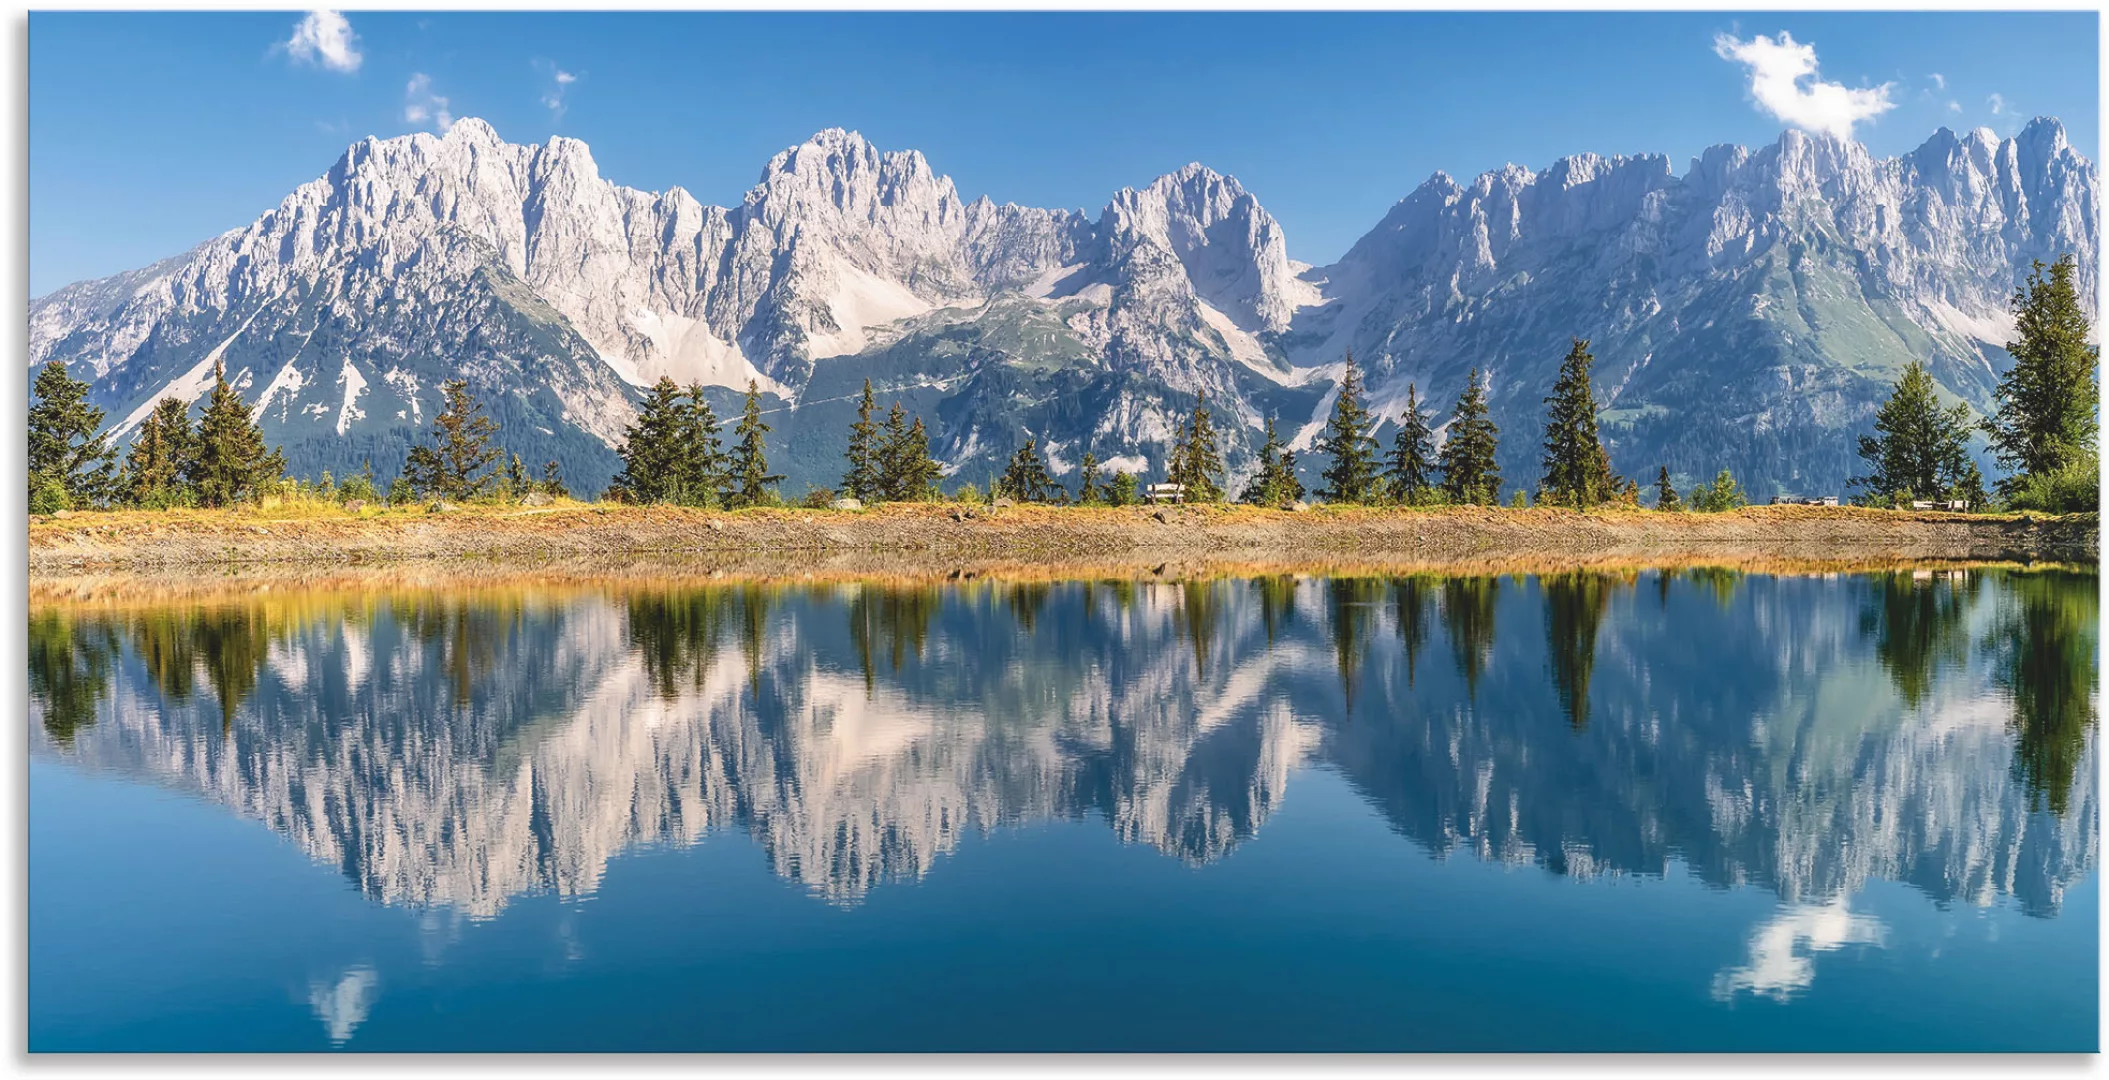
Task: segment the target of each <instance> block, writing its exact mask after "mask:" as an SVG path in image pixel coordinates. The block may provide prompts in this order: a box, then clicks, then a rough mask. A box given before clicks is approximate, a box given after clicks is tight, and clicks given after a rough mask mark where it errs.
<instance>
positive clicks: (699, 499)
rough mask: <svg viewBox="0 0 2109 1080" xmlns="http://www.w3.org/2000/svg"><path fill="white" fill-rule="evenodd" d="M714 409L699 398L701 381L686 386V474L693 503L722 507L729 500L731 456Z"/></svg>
mask: <svg viewBox="0 0 2109 1080" xmlns="http://www.w3.org/2000/svg"><path fill="white" fill-rule="evenodd" d="M721 435H723V426H721V424H719V422H717V409H713V407H711V403H709V401H707V399H704V397H702V384H696V386H690V388H688V475H690V477H694V485H696V487H694V498H690V502H692V504H696V506H725V504H728V502H730V500H732V456H730V454H725V441H723V439H721Z"/></svg>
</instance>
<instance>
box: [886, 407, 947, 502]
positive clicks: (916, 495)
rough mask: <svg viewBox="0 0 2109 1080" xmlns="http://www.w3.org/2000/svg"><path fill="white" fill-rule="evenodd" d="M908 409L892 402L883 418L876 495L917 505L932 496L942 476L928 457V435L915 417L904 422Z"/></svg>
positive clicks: (921, 423) (926, 430)
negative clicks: (883, 434) (883, 424)
mask: <svg viewBox="0 0 2109 1080" xmlns="http://www.w3.org/2000/svg"><path fill="white" fill-rule="evenodd" d="M906 417H907V410H905V409H903V408H901V403H900V402H898V401H896V402H894V403H893V410H892V411H891V412H889V413H888V414H887V416H886V434H885V437H884V441H883V442H882V443H881V444H880V448H879V461H880V463H881V477H880V483H879V495H880V497H881V498H885V499H890V500H893V501H895V502H920V501H922V500H925V499H928V498H930V497H931V495H932V493H933V492H934V491H935V490H936V488H937V481H938V478H939V477H941V476H943V475H944V473H943V472H942V470H941V469H940V468H939V466H938V464H937V462H936V461H934V460H932V459H931V457H930V432H929V429H927V428H925V427H924V426H923V418H922V417H920V416H918V417H916V418H915V422H914V423H912V424H911V423H906V422H905V421H906Z"/></svg>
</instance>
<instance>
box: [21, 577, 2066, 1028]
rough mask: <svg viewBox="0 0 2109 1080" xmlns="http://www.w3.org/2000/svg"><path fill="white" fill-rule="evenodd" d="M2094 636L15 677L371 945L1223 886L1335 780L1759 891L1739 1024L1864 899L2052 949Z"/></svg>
mask: <svg viewBox="0 0 2109 1080" xmlns="http://www.w3.org/2000/svg"><path fill="white" fill-rule="evenodd" d="M2098 618H2099V613H2098V602H2097V599H2096V579H2095V577H2094V575H2092V574H2089V573H2079V572H2067V571H2018V570H2004V569H1984V570H1968V571H1940V572H1932V573H1929V572H1925V571H1920V572H1917V573H1913V572H1900V573H1880V574H1867V575H1825V576H1778V577H1774V576H1757V575H1751V576H1745V575H1741V574H1736V573H1732V572H1728V571H1687V572H1657V571H1641V572H1629V573H1597V572H1586V573H1566V574H1558V575H1549V576H1542V577H1520V576H1518V577H1502V578H1495V577H1435V576H1415V577H1400V578H1377V577H1337V578H1330V579H1325V578H1296V577H1289V576H1277V577H1267V578H1258V579H1249V580H1236V579H1219V580H1196V581H1188V582H1174V583H1163V582H1154V581H1092V582H1056V583H1048V582H1035V583H1006V582H1001V581H993V580H970V581H966V582H960V583H952V584H944V585H929V584H916V585H903V584H897V583H879V582H873V583H862V584H824V585H793V586H784V585H770V584H759V583H747V584H733V585H709V586H701V587H688V586H684V587H666V588H633V587H628V586H623V587H614V586H610V587H608V588H606V589H602V590H593V589H586V590H580V589H546V590H538V589H534V588H526V589H516V590H472V591H460V592H425V593H412V592H406V593H401V594H381V595H370V594H369V595H348V594H293V595H274V596H263V597H256V598H253V599H249V600H243V601H236V602H222V603H208V604H194V605H176V606H169V607H160V608H127V609H120V608H115V607H111V608H98V607H94V606H90V605H42V606H39V607H36V608H34V609H32V611H31V614H30V634H29V667H30V672H29V674H30V685H31V713H32V719H33V721H34V722H35V734H34V735H33V742H34V743H35V750H36V752H38V753H40V754H43V755H47V756H49V757H52V758H56V759H59V760H62V761H69V762H78V763H81V764H83V765H87V766H91V767H95V768H98V769H105V770H113V771H116V772H118V773H121V774H125V775H130V776H136V777H143V778H148V779H151V780H153V781H155V782H158V783H161V784H163V785H166V786H168V787H172V788H175V789H178V790H184V791H190V792H196V793H198V794H200V795H202V796H204V797H205V798H207V799H210V800H212V801H214V802H216V803H219V804H221V805H223V806H226V807H227V808H229V809H231V810H233V811H234V812H235V813H237V814H239V815H242V816H244V817H248V818H253V819H256V820H260V821H262V822H264V823H265V824H267V825H268V826H269V827H270V828H272V829H274V830H276V831H277V832H279V833H280V834H282V835H284V836H286V837H288V838H290V839H292V840H293V841H294V842H296V843H298V844H299V845H300V846H301V847H302V848H303V849H305V850H306V851H307V852H308V853H309V854H310V855H312V856H313V857H314V858H316V859H318V860H322V861H325V862H327V863H329V864H332V865H334V866H336V867H338V868H340V869H341V871H342V872H343V873H344V874H345V875H346V876H347V877H349V878H350V879H351V880H353V881H355V882H356V883H357V884H358V886H359V888H360V889H361V890H362V891H363V892H364V893H365V894H366V895H367V896H369V897H371V898H374V899H376V900H379V901H382V902H385V903H391V904H408V905H415V906H440V907H447V908H452V909H455V910H458V911H462V912H465V913H467V914H469V915H472V916H490V915H494V914H496V913H498V912H499V911H500V910H502V909H503V908H504V906H505V904H506V903H507V901H508V900H509V899H510V898H512V897H514V896H517V895H520V894H522V893H525V892H530V891H536V890H555V891H557V892H559V893H562V894H566V895H577V894H584V893H588V892H591V891H592V890H594V889H595V888H596V887H597V885H598V883H599V880H600V877H601V875H602V873H603V871H604V869H605V868H606V866H607V864H608V862H609V860H610V859H611V858H613V857H614V856H616V855H618V854H620V853H621V852H623V851H624V850H625V849H627V848H629V847H631V846H633V845H638V844H649V843H674V844H688V843H693V842H695V841H697V840H698V839H700V838H701V837H703V836H704V835H705V834H706V833H709V832H712V831H713V830H721V829H738V830H741V831H744V832H745V833H747V834H749V835H751V836H752V837H754V838H755V840H756V841H757V842H758V843H759V845H760V846H761V848H762V849H763V850H764V851H765V852H766V853H767V857H768V858H769V860H770V861H771V863H772V864H773V866H774V868H775V870H776V872H777V873H778V874H781V875H783V876H784V877H786V878H789V879H792V880H795V881H797V882H800V883H802V884H804V885H805V886H807V887H809V888H810V889H812V890H813V891H814V892H816V893H818V894H820V895H822V896H824V897H826V898H828V899H830V900H833V901H837V902H843V903H850V902H854V901H856V900H857V899H858V898H860V897H862V896H863V895H865V894H866V892H867V891H869V890H870V889H872V888H874V887H875V886H877V885H879V884H881V883H883V882H886V881H892V880H903V879H915V878H919V877H921V876H922V875H924V874H927V873H929V872H930V871H931V868H932V865H933V863H934V862H935V861H936V860H937V859H938V857H939V856H942V855H945V854H946V853H948V852H951V851H952V850H953V849H954V848H955V846H956V845H957V844H958V842H959V840H960V838H961V837H962V835H963V834H965V833H967V832H969V831H986V830H990V829H994V828H998V827H1002V826H1007V825H1013V824H1022V823H1031V822H1036V821H1043V820H1048V819H1084V820H1098V821H1103V822H1105V823H1106V824H1107V825H1108V826H1110V827H1111V829H1112V831H1113V832H1114V834H1115V835H1116V836H1117V837H1118V838H1119V839H1121V840H1122V841H1124V842H1133V843H1140V844H1147V845H1149V846H1151V847H1154V848H1156V849H1158V850H1160V851H1162V852H1164V853H1166V854H1167V855H1170V856H1173V857H1175V858H1178V859H1181V860H1184V861H1186V862H1189V863H1191V864H1195V865H1202V864H1207V863H1210V862H1213V861H1214V860H1218V859H1221V858H1223V857H1224V856H1225V855H1226V854H1228V853H1229V852H1231V851H1232V849H1233V848H1235V847H1236V846H1237V845H1238V844H1240V843H1241V842H1243V841H1246V840H1248V839H1250V838H1252V837H1254V836H1255V835H1256V834H1258V833H1260V832H1262V831H1263V830H1264V828H1265V825H1266V822H1267V820H1268V817H1269V815H1270V814H1271V813H1272V812H1273V811H1274V810H1275V809H1276V808H1277V807H1278V806H1279V805H1280V804H1281V801H1282V800H1283V799H1284V798H1285V797H1287V796H1288V794H1289V789H1290V787H1291V786H1292V778H1293V777H1294V775H1295V774H1296V772H1297V771H1298V770H1299V769H1300V768H1304V767H1309V766H1321V767H1327V768H1330V769H1333V770H1336V771H1337V772H1338V773H1339V774H1340V775H1341V776H1343V777H1344V778H1345V779H1346V780H1347V781H1348V782H1349V783H1350V784H1351V785H1352V786H1353V787H1354V789H1356V790H1357V791H1358V792H1359V793H1360V794H1361V795H1362V797H1363V798H1365V799H1366V800H1367V801H1368V802H1369V804H1370V805H1371V806H1373V807H1374V808H1375V809H1376V810H1377V811H1378V812H1379V813H1381V814H1382V816H1383V817H1384V819H1385V820H1386V821H1388V823H1389V824H1390V826H1391V827H1392V828H1393V829H1394V830H1396V831H1397V832H1398V833H1400V834H1402V835H1404V836H1405V837H1407V838H1409V839H1411V840H1412V841H1413V842H1414V843H1415V844H1417V845H1419V846H1420V847H1421V848H1422V849H1424V850H1425V851H1427V852H1429V853H1432V854H1435V855H1448V854H1450V853H1453V852H1466V853H1469V854H1471V855H1473V856H1475V857H1477V858H1479V859H1485V860H1499V861H1501V862H1505V863H1513V864H1523V865H1533V864H1534V865H1536V866H1538V867H1542V868H1543V869H1544V870H1547V871H1550V872H1552V873H1556V874H1563V875H1570V876H1574V877H1578V878H1591V877H1596V876H1599V875H1616V874H1649V875H1659V874H1663V873H1664V872H1665V871H1666V870H1667V868H1668V867H1669V864H1670V863H1671V862H1672V861H1673V860H1675V861H1677V862H1679V863H1681V864H1683V865H1686V866H1688V867H1689V868H1690V869H1691V872H1692V873H1694V874H1695V875H1697V876H1698V877H1699V878H1701V879H1703V880H1704V881H1706V882H1708V883H1711V884H1715V885H1719V886H1740V885H1756V886H1762V887H1764V888H1768V889H1771V890H1773V891H1775V892H1776V893H1777V894H1778V896H1779V897H1780V898H1781V900H1782V901H1783V906H1782V908H1781V915H1780V917H1779V919H1777V920H1775V923H1774V924H1768V925H1767V926H1765V927H1761V928H1760V929H1759V931H1758V933H1757V936H1756V937H1755V938H1754V939H1753V941H1752V943H1751V948H1752V962H1751V964H1750V965H1749V966H1748V967H1744V968H1737V969H1734V970H1731V971H1724V972H1723V973H1722V976H1721V982H1720V984H1719V985H1717V987H1716V991H1717V993H1734V992H1736V991H1737V990H1745V991H1750V992H1755V993H1780V992H1783V990H1782V988H1791V987H1792V986H1794V985H1796V978H1797V976H1796V965H1797V964H1801V965H1806V963H1807V960H1806V957H1805V953H1806V952H1807V951H1808V950H1811V949H1814V950H1823V949H1829V948H1838V947H1843V946H1846V945H1851V944H1864V943H1879V942H1880V938H1881V932H1882V931H1881V927H1880V925H1879V924H1876V923H1873V922H1870V921H1867V920H1864V919H1862V918H1861V917H1860V916H1856V915H1854V914H1853V913H1851V912H1849V911H1846V910H1845V908H1844V904H1843V900H1842V898H1844V897H1847V896H1849V895H1850V894H1851V893H1853V892H1854V891H1856V890H1857V889H1858V888H1859V887H1860V886H1861V885H1862V884H1864V883H1866V882H1868V881H1870V880H1873V879H1883V880H1893V881H1899V882H1904V883H1908V884H1909V885H1912V886H1914V887H1916V888H1917V889H1919V890H1920V891H1922V892H1923V893H1925V894H1926V895H1927V896H1928V897H1930V898H1931V899H1933V900H1934V901H1936V902H1940V903H1947V902H1950V901H1959V902H1963V903H1968V904H1975V905H1985V904H1990V903H1992V902H1994V901H1995V900H1997V899H1998V898H2000V897H2001V896H2010V897H2012V898H2013V899H2014V900H2015V901H2016V902H2017V903H2018V905H2019V906H2020V907H2021V908H2022V909H2023V910H2024V911H2026V912H2028V913H2030V914H2034V915H2041V916H2048V915H2052V914H2054V913H2055V912H2056V911H2057V909H2058V906H2059V903H2060V899H2061V896H2062V893H2063V890H2064V889H2065V887H2066V886H2067V885H2068V884H2069V883H2071V882H2073V881H2075V880H2077V879H2078V878H2080V877H2081V876H2082V875H2084V874H2085V873H2087V872H2089V871H2090V870H2091V868H2092V867H2093V865H2094V861H2095V854H2096V845H2097V842H2098V825H2097V817H2096V783H2095V779H2094V777H2095V766H2094V759H2093V755H2094V738H2093V731H2094V726H2095V724H2094V720H2095V693H2096V689H2095V681H2096V675H2095V659H2094V658H2095V650H2096V645H2095V643H2096V635H2097V624H2098ZM367 992H369V988H368V987H367V986H366V984H365V983H362V982H359V981H358V980H356V979H354V980H351V981H350V982H348V983H345V984H343V985H339V986H335V987H320V986H318V987H317V988H316V990H315V994H316V996H317V998H318V1001H319V1000H322V999H324V998H327V999H328V1000H329V1001H332V1002H336V1001H339V1000H340V999H341V1000H342V1001H344V1002H350V1003H353V1004H356V1002H357V1001H358V1000H359V999H361V997H362V995H364V994H366V993H367ZM346 1007H347V1008H349V1007H350V1006H349V1005H347V1006H346ZM317 1008H318V1009H320V1008H321V1006H320V1005H318V1006H317Z"/></svg>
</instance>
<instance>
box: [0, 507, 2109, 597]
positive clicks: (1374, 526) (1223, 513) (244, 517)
mask: <svg viewBox="0 0 2109 1080" xmlns="http://www.w3.org/2000/svg"><path fill="white" fill-rule="evenodd" d="M2099 532H2100V524H2099V517H2098V516H2097V515H2094V514H2083V515H2070V516H2066V517H2056V518H2052V517H2030V516H2019V515H2014V516H2009V515H1996V516H1995V515H1969V514H1948V513H1925V512H1898V511H1887V510H1868V509H1862V508H1858V507H1800V506H1763V507H1748V508H1745V509H1742V510H1735V511H1729V512H1725V513H1718V514H1676V513H1672V514H1664V513H1657V512H1653V511H1637V510H1599V511H1588V512H1576V511H1572V510H1560V509H1550V508H1532V509H1527V510H1517V509H1495V508H1487V507H1445V508H1439V509H1425V510H1419V509H1395V508H1361V507H1355V508H1338V509H1333V508H1324V509H1314V510H1308V511H1301V512H1292V511H1280V510H1261V509H1255V508H1251V507H1214V506H1188V507H1177V506H1173V507H1163V508H1146V507H1125V508H1112V507H1103V508H1101V507H1092V508H1081V507H1060V508H1056V507H1041V506H1016V507H1005V508H1001V509H994V508H989V507H985V506H966V505H953V504H914V505H889V506H881V507H875V508H872V509H868V510H861V511H835V510H805V509H769V510H744V511H737V512H725V511H707V510H694V509H686V508H680V507H661V506H650V507H625V506H603V505H586V504H564V505H558V506H553V507H538V508H523V507H464V508H460V509H451V510H447V511H444V512H441V513H427V512H425V511H424V510H422V509H417V508H401V509H390V510H385V511H375V510H367V511H364V512H361V513H356V514H354V513H350V512H334V511H333V512H327V513H319V514H318V513H313V512H311V511H310V512H306V513H299V514H290V513H289V514H274V513H273V512H272V511H270V510H256V509H243V510H235V511H161V512H153V511H114V512H107V513H75V514H70V515H68V516H66V517H62V518H61V517H50V518H33V519H32V520H31V522H30V525H29V545H28V546H29V576H30V579H31V581H32V582H35V581H39V580H45V579H54V578H62V577H69V576H75V575H82V574H94V573H99V572H153V573H155V574H156V575H157V576H176V577H182V576H196V575H225V574H227V573H229V572H236V571H255V570H259V569H264V568H276V569H293V570H297V569H308V570H316V571H342V570H347V569H354V568H366V567H374V568H379V567H384V566H394V567H399V568H404V569H407V568H409V567H413V566H418V567H423V566H427V565H431V566H437V567H444V566H446V565H449V564H479V565H494V566H497V567H504V566H507V565H511V564H522V568H532V567H533V566H536V565H543V564H567V565H571V566H573V567H583V568H586V569H589V570H590V569H592V568H594V567H597V566H604V565H605V566H608V567H610V568H613V567H614V566H615V565H616V564H619V563H622V562H624V561H638V560H645V561H663V560H672V561H680V562H698V561H701V562H704V563H710V564H715V565H718V566H721V567H722V566H731V565H736V564H742V563H779V564H781V570H782V571H783V572H789V573H802V572H808V571H813V570H834V571H837V572H840V573H845V574H855V573H859V572H866V573H878V574H885V573H890V572H896V571H910V572H921V571H931V570H944V569H947V568H953V567H958V566H963V565H968V564H983V563H1014V564H1021V565H1026V566H1045V567H1047V568H1049V569H1054V568H1058V567H1061V566H1064V565H1077V566H1079V567H1082V566H1086V565H1103V566H1107V567H1121V566H1126V567H1142V568H1148V567H1151V566H1155V565H1158V564H1165V563H1178V564H1202V563H1215V564H1265V565H1292V564H1324V563H1371V564H1381V565H1396V566H1401V567H1427V568H1433V567H1439V566H1443V565H1451V564H1455V565H1466V564H1484V563H1515V564H1525V565H1532V564H1540V565H1546V566H1553V565H1574V564H1586V563H1592V562H1595V563H1607V562H1627V563H1637V562H1666V563H1677V564H1685V563H1697V562H1747V561H1760V562H1762V561H1766V560H1784V561H1790V562H1804V563H1812V564H1820V563H1882V562H1904V561H1914V560H1917V561H1941V560H2009V561H2021V562H2039V561H2040V562H2061V563H2083V564H2093V563H2097V562H2099V559H2100V554H2099V551H2100V544H2099Z"/></svg>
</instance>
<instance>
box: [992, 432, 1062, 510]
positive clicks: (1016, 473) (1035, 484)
mask: <svg viewBox="0 0 2109 1080" xmlns="http://www.w3.org/2000/svg"><path fill="white" fill-rule="evenodd" d="M1053 484H1054V480H1053V478H1052V477H1050V476H1049V475H1048V474H1047V462H1046V461H1045V460H1043V459H1042V458H1041V457H1040V444H1039V440H1037V439H1030V438H1029V439H1026V440H1025V445H1024V446H1021V447H1019V448H1018V452H1017V453H1015V454H1012V455H1011V461H1010V464H1009V465H1008V466H1007V467H1005V468H1004V470H1003V479H1002V480H1000V481H998V482H997V485H998V486H997V491H998V493H999V494H1001V495H1002V496H1004V497H1006V498H1010V499H1015V500H1017V501H1018V502H1046V501H1047V499H1048V496H1049V495H1050V494H1051V492H1050V491H1049V489H1050V488H1051V487H1052V486H1053Z"/></svg>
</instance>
